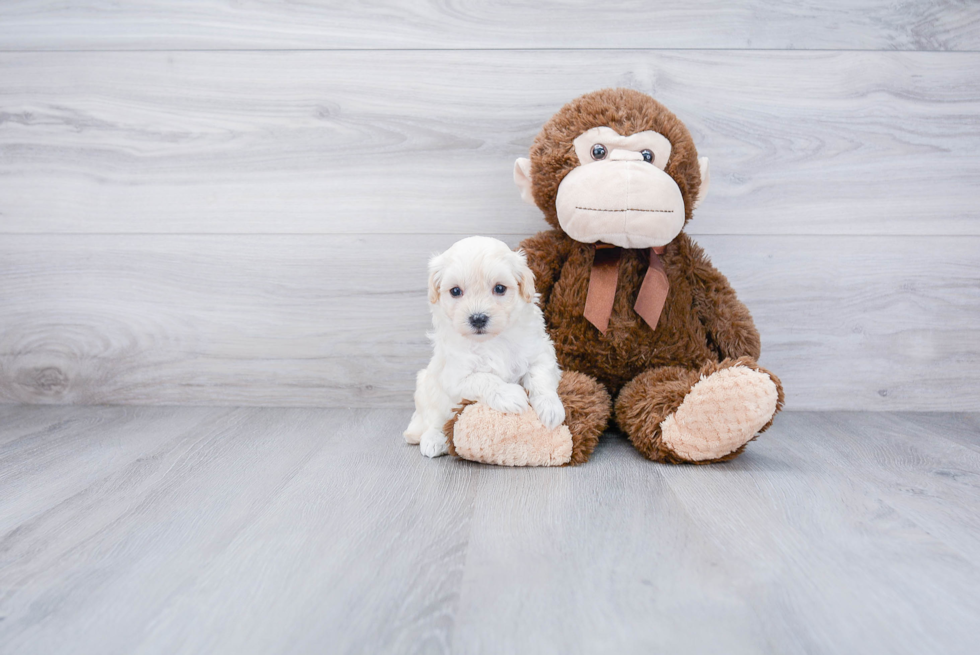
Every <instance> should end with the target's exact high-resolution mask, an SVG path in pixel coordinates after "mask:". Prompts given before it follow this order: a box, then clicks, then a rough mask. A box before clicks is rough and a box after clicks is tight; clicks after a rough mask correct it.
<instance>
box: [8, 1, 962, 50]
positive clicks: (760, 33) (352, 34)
mask: <svg viewBox="0 0 980 655" xmlns="http://www.w3.org/2000/svg"><path fill="white" fill-rule="evenodd" d="M229 48H231V49H244V48H248V49H270V48H271V49H297V48H330V49H336V48H357V49H361V48H422V49H432V48H454V49H455V48H466V49H469V48H754V49H759V48H764V49H791V50H803V49H828V48H829V49H848V50H866V49H868V50H976V49H980V11H978V8H977V6H976V4H975V3H972V2H969V1H967V2H956V1H950V0H919V1H917V2H901V3H896V2H890V1H889V0H861V1H859V2H854V1H849V0H830V1H827V0H825V1H823V2H813V1H805V2H801V1H795V2H779V3H772V2H764V1H762V0H730V1H727V2H726V1H723V0H697V1H686V2H685V1H681V0H669V1H667V2H657V3H638V2H631V1H622V0H619V1H615V2H603V3H601V5H597V4H596V3H595V2H589V1H584V0H578V1H575V2H525V3H513V2H479V1H477V0H466V1H464V2H453V3H445V2H433V1H431V0H430V1H429V2H424V3H423V2H415V3H404V2H396V1H394V0H384V1H382V2H372V3H370V5H369V6H362V5H361V4H360V3H353V4H352V3H337V2H325V1H323V0H319V1H315V2H302V3H293V2H290V3H283V2H272V1H270V0H260V1H255V2H248V3H240V2H231V1H229V0H183V1H176V2H175V1H173V0H170V1H161V0H141V1H138V2H132V1H131V2H125V3H117V2H111V1H109V0H86V1H84V2H71V3H53V2H45V3H39V2H31V1H29V0H20V1H14V0H7V1H6V2H4V3H3V4H2V5H0V49H6V50H25V49H29V50H63V49H67V50H85V49H95V50H100V49H102V50H104V49H126V50H147V49H153V50H160V49H163V50H173V49H195V50H200V49H229Z"/></svg>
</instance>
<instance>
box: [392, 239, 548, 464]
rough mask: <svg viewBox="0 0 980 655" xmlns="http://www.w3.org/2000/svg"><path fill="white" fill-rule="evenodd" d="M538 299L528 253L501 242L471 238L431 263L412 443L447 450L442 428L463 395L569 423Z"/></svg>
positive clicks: (409, 433)
mask: <svg viewBox="0 0 980 655" xmlns="http://www.w3.org/2000/svg"><path fill="white" fill-rule="evenodd" d="M498 285H499V286H498ZM501 287H502V288H503V293H501V292H500V290H501ZM454 294H455V295H454ZM535 300H536V296H535V292H534V274H533V273H532V272H531V269H529V268H528V266H527V261H526V259H525V257H524V254H523V253H521V252H514V251H513V250H511V249H510V248H508V247H507V244H505V243H504V242H502V241H499V240H497V239H491V238H489V237H469V238H466V239H463V240H462V241H458V242H457V243H455V244H454V245H453V246H452V247H451V248H450V249H449V250H447V251H446V252H444V253H442V254H441V255H436V256H435V257H433V258H432V259H431V260H430V261H429V302H430V304H431V309H432V328H433V329H432V331H431V332H430V333H429V338H430V339H431V340H432V344H433V350H434V352H433V355H432V360H431V361H430V362H429V365H428V367H426V368H425V369H423V370H421V371H419V373H418V376H417V378H416V386H415V414H413V415H412V421H411V423H410V424H409V426H408V429H407V430H405V440H406V441H407V442H408V443H410V444H419V445H420V450H421V451H422V454H423V455H425V456H427V457H438V456H439V455H445V454H446V452H447V451H448V444H447V443H446V437H445V435H444V434H443V432H442V428H443V425H445V423H446V421H448V420H449V418H450V417H452V413H453V408H455V407H456V406H457V405H459V403H460V402H461V401H462V400H464V399H465V400H475V401H478V402H484V403H486V404H487V405H489V406H490V407H491V408H492V409H495V410H497V411H500V412H504V413H508V414H520V413H522V412H524V411H525V410H527V408H528V403H529V402H530V406H531V407H533V408H534V411H535V412H537V414H538V418H539V419H540V420H541V422H542V423H543V424H544V425H545V426H546V427H548V428H555V427H557V426H559V425H561V424H562V423H563V422H564V421H565V408H564V407H563V406H562V404H561V400H560V399H559V398H558V382H559V380H560V379H561V370H560V369H559V368H558V361H557V359H556V358H555V347H554V345H553V344H552V343H551V339H550V337H549V336H548V333H547V331H546V330H545V324H544V315H543V314H542V313H541V309H540V308H539V307H538V305H537V303H536V302H535ZM481 315H482V316H483V317H485V319H486V320H485V323H484V321H483V320H482V319H481V318H480V316H481Z"/></svg>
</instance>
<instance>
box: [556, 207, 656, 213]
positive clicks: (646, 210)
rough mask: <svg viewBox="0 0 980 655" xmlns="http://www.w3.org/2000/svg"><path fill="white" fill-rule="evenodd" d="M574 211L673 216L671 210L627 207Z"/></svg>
mask: <svg viewBox="0 0 980 655" xmlns="http://www.w3.org/2000/svg"><path fill="white" fill-rule="evenodd" d="M575 209H582V210H584V211H587V212H653V213H656V214H673V213H674V210H673V209H634V208H633V207H628V208H626V209H599V208H597V207H575Z"/></svg>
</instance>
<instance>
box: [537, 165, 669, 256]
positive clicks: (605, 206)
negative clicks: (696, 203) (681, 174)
mask: <svg viewBox="0 0 980 655" xmlns="http://www.w3.org/2000/svg"><path fill="white" fill-rule="evenodd" d="M555 208H556V209H557V211H558V222H559V223H560V224H561V227H562V229H563V230H565V232H566V233H567V234H568V236H570V237H572V238H573V239H575V240H576V241H581V242H583V243H596V242H598V241H602V242H605V243H610V244H613V245H616V246H620V247H621V248H653V247H658V246H664V245H666V244H668V243H670V242H671V241H672V240H673V239H674V237H676V236H677V235H678V234H679V233H680V231H681V228H683V227H684V197H683V196H682V195H681V190H680V188H679V187H678V186H677V183H676V182H674V180H673V179H672V178H671V177H670V176H669V175H668V174H667V173H665V172H664V171H662V170H660V169H659V168H657V167H656V166H652V165H650V164H648V163H647V162H644V161H642V160H641V161H636V160H626V161H624V160H621V159H611V160H610V161H602V162H594V163H590V164H589V165H587V166H579V167H578V168H576V169H575V170H573V171H572V172H570V173H569V174H568V175H566V176H565V178H564V179H563V180H562V181H561V184H560V185H559V186H558V196H557V198H556V201H555Z"/></svg>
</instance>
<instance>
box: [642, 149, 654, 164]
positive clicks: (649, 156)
mask: <svg viewBox="0 0 980 655" xmlns="http://www.w3.org/2000/svg"><path fill="white" fill-rule="evenodd" d="M640 154H641V155H643V161H645V162H646V163H648V164H652V163H653V151H652V150H641V151H640Z"/></svg>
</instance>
